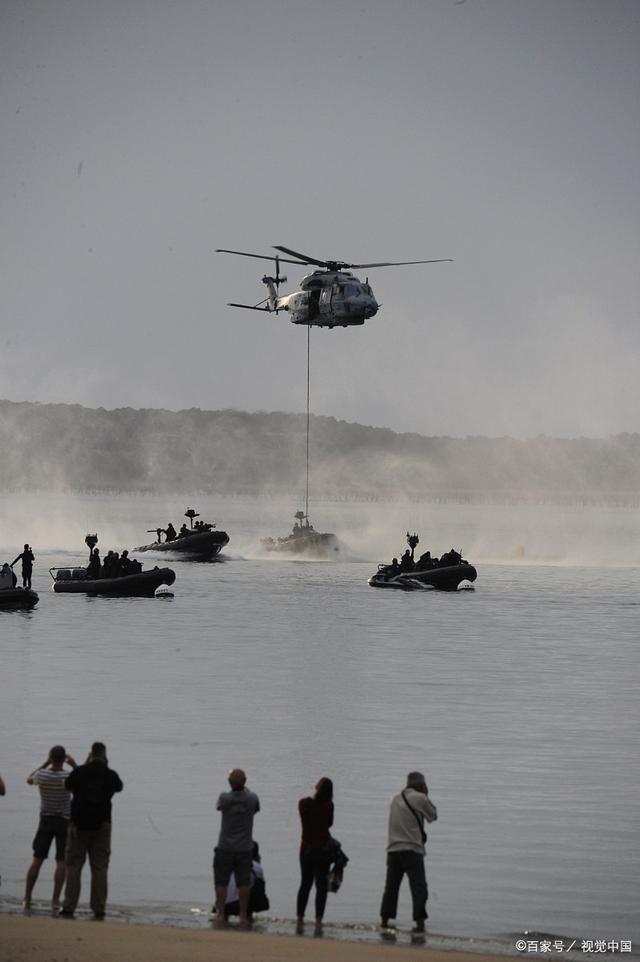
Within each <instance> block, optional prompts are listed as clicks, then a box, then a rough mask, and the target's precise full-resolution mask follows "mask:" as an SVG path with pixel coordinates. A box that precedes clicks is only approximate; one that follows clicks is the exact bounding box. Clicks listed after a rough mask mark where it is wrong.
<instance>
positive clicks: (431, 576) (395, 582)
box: [369, 562, 478, 591]
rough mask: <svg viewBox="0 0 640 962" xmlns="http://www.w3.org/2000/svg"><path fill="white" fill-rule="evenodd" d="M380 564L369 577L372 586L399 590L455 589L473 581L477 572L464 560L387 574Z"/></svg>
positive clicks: (383, 566)
mask: <svg viewBox="0 0 640 962" xmlns="http://www.w3.org/2000/svg"><path fill="white" fill-rule="evenodd" d="M385 567H386V566H385V565H381V566H380V567H379V569H378V571H377V572H376V573H375V574H374V575H372V576H371V577H370V578H369V584H370V585H371V587H372V588H395V589H396V590H399V591H419V590H420V589H422V588H437V589H438V590H439V591H457V590H458V588H459V587H460V585H461V584H462V582H463V581H471V582H473V581H475V580H476V578H477V577H478V572H477V571H476V569H475V568H474V567H473V565H470V564H467V563H466V562H464V563H461V564H458V565H449V566H447V567H443V568H436V567H434V568H428V569H426V570H425V571H405V572H403V573H401V574H397V575H393V576H391V577H390V576H389V574H388V572H386V571H385V570H384V568H385Z"/></svg>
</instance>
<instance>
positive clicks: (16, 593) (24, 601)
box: [0, 587, 40, 611]
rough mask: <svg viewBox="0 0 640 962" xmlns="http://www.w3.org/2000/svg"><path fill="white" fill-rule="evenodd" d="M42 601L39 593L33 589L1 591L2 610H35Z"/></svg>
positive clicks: (0, 603) (0, 602)
mask: <svg viewBox="0 0 640 962" xmlns="http://www.w3.org/2000/svg"><path fill="white" fill-rule="evenodd" d="M39 600H40V598H39V596H38V592H37V591H33V590H32V589H31V588H18V587H16V588H2V590H0V610H2V609H3V608H4V609H7V610H9V611H11V610H15V609H17V608H22V609H25V608H35V606H36V605H37V604H38V601H39Z"/></svg>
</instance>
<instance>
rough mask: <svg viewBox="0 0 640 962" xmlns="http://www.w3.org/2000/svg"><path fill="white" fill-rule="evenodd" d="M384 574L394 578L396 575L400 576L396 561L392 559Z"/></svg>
mask: <svg viewBox="0 0 640 962" xmlns="http://www.w3.org/2000/svg"><path fill="white" fill-rule="evenodd" d="M385 573H386V574H387V575H388V576H389V577H390V578H394V577H395V576H396V575H399V574H400V565H399V564H398V559H397V558H393V559H392V561H391V564H390V565H387V567H386V568H385Z"/></svg>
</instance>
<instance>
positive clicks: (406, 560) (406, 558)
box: [400, 548, 415, 572]
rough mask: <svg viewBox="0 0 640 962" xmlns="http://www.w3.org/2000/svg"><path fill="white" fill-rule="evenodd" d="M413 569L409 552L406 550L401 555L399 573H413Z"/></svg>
mask: <svg viewBox="0 0 640 962" xmlns="http://www.w3.org/2000/svg"><path fill="white" fill-rule="evenodd" d="M414 567H415V565H414V563H413V558H412V557H411V552H410V551H409V549H408V548H407V550H406V551H405V553H404V554H403V555H402V558H401V559H400V571H402V572H405V571H413V569H414Z"/></svg>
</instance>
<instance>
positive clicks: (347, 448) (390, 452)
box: [0, 401, 640, 506]
mask: <svg viewBox="0 0 640 962" xmlns="http://www.w3.org/2000/svg"><path fill="white" fill-rule="evenodd" d="M310 459H311V465H310V469H311V487H312V490H313V495H314V497H315V498H316V499H318V498H328V499H347V500H348V499H354V500H400V499H404V498H407V499H410V500H426V501H439V500H443V501H446V500H459V501H462V502H464V501H465V500H468V501H488V502H498V503H499V502H505V501H518V502H527V501H533V502H535V501H538V502H545V501H555V502H562V503H585V504H599V503H608V504H617V505H620V506H634V505H636V504H640V434H637V433H634V434H618V435H615V436H612V437H608V438H551V437H547V436H544V435H541V436H538V437H535V438H529V439H525V440H522V439H516V438H510V437H466V438H452V437H425V436H422V435H419V434H399V433H396V432H394V431H391V430H389V429H386V428H377V427H369V426H365V425H361V424H352V423H348V422H346V421H339V420H336V419H335V418H331V417H321V416H312V417H311V446H310ZM305 470H306V419H305V415H303V414H287V413H282V412H271V413H266V412H256V413H248V412H245V411H236V410H220V411H203V410H200V409H198V408H191V409H188V410H183V411H167V410H162V409H140V410H137V409H134V408H116V409H114V410H106V409H105V408H96V409H94V408H86V407H82V406H80V405H76V404H39V403H35V402H26V401H24V402H13V401H0V484H1V485H2V488H3V490H5V491H7V490H21V491H36V490H58V491H65V490H70V491H122V492H125V491H126V492H139V493H141V494H142V493H165V492H172V493H179V492H185V493H186V492H195V491H198V492H203V493H211V494H218V495H230V496H231V495H232V496H240V497H242V496H260V495H264V496H276V495H279V494H288V493H291V492H298V491H300V490H301V489H303V488H304V480H305Z"/></svg>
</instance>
